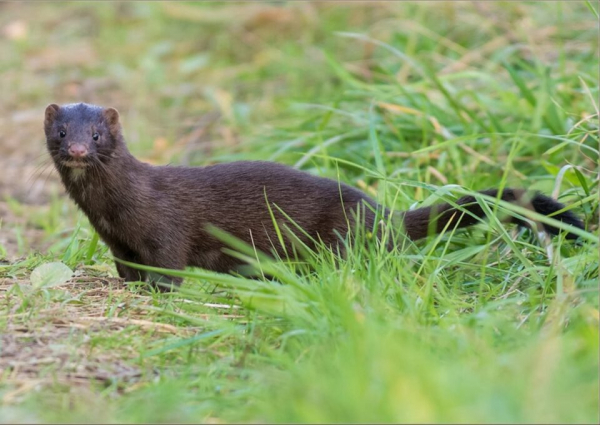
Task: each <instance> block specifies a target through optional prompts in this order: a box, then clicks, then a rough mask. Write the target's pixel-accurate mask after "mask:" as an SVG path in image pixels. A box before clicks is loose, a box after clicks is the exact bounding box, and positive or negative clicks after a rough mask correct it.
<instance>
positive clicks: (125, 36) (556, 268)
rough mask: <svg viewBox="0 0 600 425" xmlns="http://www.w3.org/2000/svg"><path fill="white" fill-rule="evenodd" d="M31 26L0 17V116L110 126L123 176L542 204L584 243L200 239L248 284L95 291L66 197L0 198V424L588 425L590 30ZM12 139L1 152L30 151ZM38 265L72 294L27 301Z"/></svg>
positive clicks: (240, 22)
mask: <svg viewBox="0 0 600 425" xmlns="http://www.w3.org/2000/svg"><path fill="white" fill-rule="evenodd" d="M1 7H6V6H4V5H2V6H0V9H1ZM35 7H36V8H35V9H34V8H33V7H32V6H30V7H25V8H23V9H17V8H7V9H6V10H7V14H5V15H4V14H3V16H4V17H3V18H2V19H5V20H6V22H8V21H11V20H13V21H14V20H19V19H20V20H24V21H25V22H26V23H27V25H28V26H27V28H28V33H27V36H26V37H25V38H23V39H15V40H11V39H9V38H6V39H0V54H2V57H3V59H2V60H0V68H1V69H2V70H3V72H4V73H3V76H2V78H0V88H2V89H3V92H4V93H7V98H6V99H5V100H4V101H0V110H3V111H8V110H9V108H13V109H14V108H15V106H14V105H19V106H17V107H20V108H22V109H39V110H40V111H43V107H44V106H45V105H46V104H47V103H50V102H51V101H52V102H59V103H60V102H71V101H80V100H83V101H89V102H94V103H98V104H103V105H108V104H110V105H111V106H116V107H117V108H119V110H120V112H121V115H122V117H123V124H124V130H125V134H126V137H127V140H128V143H129V146H130V148H131V150H132V151H133V152H134V153H135V154H136V155H137V156H139V157H141V158H143V159H145V160H148V161H151V162H154V163H167V162H174V163H185V164H191V165H205V164H208V163H211V162H221V161H232V160H237V159H261V160H272V161H278V162H282V163H286V164H289V165H292V166H295V167H297V168H300V169H302V170H305V171H307V172H311V173H313V174H317V175H321V176H326V177H330V178H336V179H340V180H342V181H344V182H346V183H348V184H351V185H353V186H356V187H358V188H360V189H361V190H364V191H365V192H366V193H368V194H370V195H371V196H373V197H375V198H377V199H378V200H379V201H380V202H381V203H382V204H384V205H386V206H388V207H390V208H392V209H394V210H396V211H399V210H405V209H408V208H413V207H419V206H424V205H429V204H431V203H434V202H440V201H441V200H446V201H450V202H452V201H453V200H455V199H456V197H457V196H460V194H462V193H465V190H466V191H476V190H482V189H487V188H491V187H524V188H529V189H532V190H542V191H543V192H545V193H546V194H548V195H551V194H552V195H553V196H555V197H556V198H558V199H559V200H560V201H561V202H564V203H565V204H568V205H573V206H574V210H575V211H576V212H577V214H579V215H580V216H581V217H582V218H584V220H585V223H586V230H585V231H581V232H580V239H579V242H578V243H572V242H568V241H565V240H564V238H561V237H557V238H554V239H553V241H552V248H553V249H552V255H550V254H549V251H548V249H546V248H545V247H544V246H543V245H541V244H540V243H539V241H538V240H537V239H536V238H535V235H534V232H530V231H522V232H517V230H516V229H514V228H513V227H510V226H509V227H508V228H507V227H505V226H504V225H502V224H501V223H500V222H499V220H498V219H496V218H494V217H496V213H498V212H505V213H509V214H521V215H524V216H525V217H527V218H529V219H540V217H535V215H534V214H531V213H530V212H527V211H523V210H519V208H518V207H514V206H510V205H505V204H500V205H494V204H487V203H486V202H487V201H491V200H490V199H483V198H482V197H480V198H481V199H479V201H480V202H482V203H484V205H486V207H485V209H486V211H487V212H488V213H489V215H490V219H489V220H488V221H487V222H486V223H482V224H481V225H479V226H477V228H475V229H470V230H467V231H454V229H447V231H446V234H444V235H442V236H440V237H433V238H430V239H428V240H425V241H421V242H418V243H409V242H406V241H403V239H402V237H401V236H399V235H396V236H395V237H397V238H398V241H397V242H398V248H397V249H395V250H393V251H392V252H388V251H387V250H385V249H383V247H382V246H381V245H379V244H377V243H376V242H375V241H373V240H371V241H370V243H368V244H364V243H362V242H363V240H364V238H369V234H367V233H361V234H359V235H358V236H357V238H358V240H357V241H355V242H357V243H354V244H351V245H350V246H349V250H348V253H347V255H346V256H345V257H344V258H340V257H338V256H337V255H336V253H333V252H331V251H327V250H318V251H317V252H313V253H310V252H303V250H302V249H301V247H298V252H299V253H302V255H299V258H296V259H293V260H286V259H282V260H281V261H272V260H270V259H269V258H267V257H264V256H261V255H259V254H257V253H256V252H254V250H253V249H252V247H248V246H242V245H240V244H239V243H238V242H236V241H235V240H231V239H227V237H226V235H222V234H221V235H220V237H225V238H226V239H227V241H228V243H229V245H230V247H231V252H232V253H234V252H235V253H236V254H234V255H237V256H241V258H244V259H245V260H247V262H248V264H249V267H251V268H253V270H254V271H255V275H256V278H255V279H249V278H246V277H243V276H231V275H220V274H217V273H213V272H208V271H203V270H194V269H189V270H185V271H181V272H178V273H177V274H178V275H180V276H183V277H185V283H184V285H183V287H182V288H181V290H180V291H177V292H174V293H170V294H163V293H159V292H157V291H153V290H150V289H148V288H147V287H146V286H143V285H140V284H134V283H131V284H128V287H127V288H124V287H123V286H122V285H120V284H119V283H118V282H117V281H116V280H115V279H112V278H113V277H114V276H116V274H115V270H114V266H113V262H112V258H111V256H110V253H109V252H108V251H107V248H106V246H105V245H104V244H103V243H102V242H101V241H98V240H97V237H96V236H95V233H94V231H93V229H91V227H90V226H89V223H88V222H87V220H86V219H85V217H84V216H83V215H82V214H81V213H78V212H76V209H75V207H74V206H73V205H72V202H71V201H70V200H68V199H67V198H59V197H54V198H52V197H50V201H48V202H47V203H46V205H44V206H43V207H40V208H39V209H37V207H34V206H31V205H26V204H24V203H21V202H19V201H18V200H16V199H13V198H10V199H9V200H7V201H6V204H7V211H9V212H10V216H9V219H4V217H3V218H2V221H1V222H0V226H2V227H1V228H0V230H2V231H3V232H4V230H6V229H8V230H9V231H10V232H11V233H10V234H11V238H13V236H12V235H14V239H15V240H16V241H17V242H16V243H18V247H17V248H15V250H16V253H17V254H18V257H17V258H16V259H14V260H13V261H11V262H6V263H0V277H1V278H2V279H4V280H3V281H2V290H3V292H2V294H3V297H4V298H3V299H4V301H3V306H2V309H0V326H1V327H2V328H1V329H2V332H1V333H2V334H3V335H2V337H3V339H2V340H0V343H1V344H4V345H0V354H2V353H4V357H5V359H11V358H12V357H11V356H13V355H14V356H15V359H17V355H16V354H15V352H17V353H20V355H21V357H19V358H18V359H19V360H18V361H19V362H21V363H19V364H18V367H17V366H15V364H16V363H15V364H12V365H10V364H9V363H2V365H3V370H2V372H1V374H0V400H2V404H1V405H0V421H2V422H35V421H54V422H60V421H84V422H236V421H247V422H427V423H428V422H445V423H448V422H468V423H472V422H496V423H497V422H519V423H521V422H538V423H539V422H542V423H544V422H546V423H547V422H589V423H594V422H597V421H598V398H597V395H598V391H599V386H598V348H599V341H598V244H597V240H598V174H597V166H598V157H599V154H598V148H599V146H598V116H597V104H596V99H597V96H598V80H597V68H598V57H597V55H596V52H597V23H596V21H595V20H596V17H595V16H594V14H593V13H592V11H591V10H590V9H589V8H588V7H587V6H586V4H585V3H577V4H576V3H568V2H558V3H540V2H538V3H527V4H525V3H524V4H520V3H481V2H480V3H478V4H477V5H473V4H468V3H451V2H447V3H431V4H427V3H417V2H413V3H390V2H387V3H378V4H371V5H368V4H355V3H348V4H345V5H340V4H334V3H325V4H312V3H289V4H286V5H284V6H280V5H266V4H259V3H249V4H247V3H244V4H241V3H240V4H230V3H228V4H224V5H217V4H191V3H172V2H169V3H166V2H163V3H123V4H119V5H117V6H115V5H114V4H76V3H75V4H72V3H69V4H61V5H56V4H40V5H36V6H35ZM6 16H8V17H6ZM4 23H5V22H4V21H1V22H0V27H1V26H2V25H4ZM78 46H79V47H78ZM82 46H83V47H82ZM57 47H59V49H57ZM77 48H79V49H80V50H75V51H76V52H79V56H77V57H74V56H73V55H70V54H67V53H65V52H68V51H69V49H77ZM53 49H54V50H53ZM86 49H87V50H86ZM46 51H48V52H50V53H46V54H45V55H44V52H46ZM86 55H87V56H86ZM40 70H42V71H43V72H44V73H46V74H43V75H51V77H52V78H49V77H44V76H41V75H42V74H41V73H42V71H40ZM48 81H50V82H51V84H52V92H51V93H50V92H49V91H48V89H47V88H46V86H45V85H44V84H48ZM15 87H17V88H18V89H16V90H15V89H14V88H15ZM8 125H9V126H10V125H12V124H10V123H9V124H8ZM39 127H40V126H39ZM6 128H12V127H6ZM31 131H32V130H31V129H29V128H28V127H27V128H22V129H21V131H19V132H17V131H15V132H11V133H10V134H9V133H6V132H4V133H3V132H2V130H1V129H0V140H2V138H6V140H12V139H10V138H11V137H16V138H19V137H22V138H23V139H22V140H23V143H25V137H32V138H33V139H34V140H38V139H39V140H40V144H41V138H42V135H41V127H40V128H39V129H37V130H35V132H33V133H31ZM28 132H29V133H28ZM13 133H14V134H15V135H14V136H13V135H12V134H13ZM38 133H40V134H38ZM29 135H31V136H29ZM24 146H25V144H24ZM11 220H12V221H11ZM541 220H545V219H544V218H541ZM548 220H552V218H549V219H548ZM32 228H34V229H38V230H39V231H40V232H41V233H42V234H43V238H42V239H43V241H44V243H45V244H46V246H47V248H48V249H47V250H45V252H43V253H36V252H33V251H31V249H30V248H29V246H30V244H32V242H31V241H30V240H29V239H28V233H27V231H28V229H32ZM282 231H283V230H282ZM11 240H12V239H11ZM2 253H3V248H2V249H0V254H2ZM56 261H60V262H62V263H64V264H65V265H66V266H68V267H70V268H71V269H72V270H75V271H76V273H77V274H76V275H75V277H74V279H73V280H72V282H71V283H68V284H65V285H59V286H56V287H41V288H32V287H31V285H29V280H28V279H29V275H30V273H31V271H32V270H34V269H35V268H36V267H38V266H39V265H41V264H45V263H50V262H56ZM36 341H37V342H36ZM40 341H41V342H40ZM15 347H17V348H18V350H16V351H15ZM36 350H38V351H36ZM40 359H42V361H41V362H39V360H40ZM48 359H50V360H48ZM8 361H9V360H7V362H8ZM15 361H17V360H15ZM44 362H46V363H44ZM77 365H80V366H81V367H80V369H77ZM9 366H10V367H9ZM27 367H31V372H30V373H29V372H28V373H25V372H23V370H29V369H26V368H27ZM19 368H20V369H19ZM15 370H16V371H15ZM19 370H20V371H21V372H19Z"/></svg>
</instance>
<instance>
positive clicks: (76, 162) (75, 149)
mask: <svg viewBox="0 0 600 425" xmlns="http://www.w3.org/2000/svg"><path fill="white" fill-rule="evenodd" d="M44 131H45V132H46V144H47V148H48V152H50V155H51V156H52V159H53V160H54V162H55V163H56V164H57V166H58V167H59V168H62V167H68V168H85V167H87V166H91V165H94V164H97V163H98V162H102V163H107V162H109V161H110V160H111V159H112V158H113V157H114V153H115V150H116V149H117V148H118V147H119V146H120V145H122V144H123V138H122V136H121V124H120V123H119V113H118V112H117V110H116V109H113V108H101V107H99V106H94V105H88V104H85V103H76V104H70V105H63V106H58V105H55V104H51V105H48V107H47V108H46V115H45V119H44Z"/></svg>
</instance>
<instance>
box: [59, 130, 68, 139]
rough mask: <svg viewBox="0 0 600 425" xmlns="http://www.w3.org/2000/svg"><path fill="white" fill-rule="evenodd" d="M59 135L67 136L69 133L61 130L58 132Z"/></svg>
mask: <svg viewBox="0 0 600 425" xmlns="http://www.w3.org/2000/svg"><path fill="white" fill-rule="evenodd" d="M58 135H59V136H60V137H65V136H66V135H67V133H66V132H65V130H60V132H59V133H58Z"/></svg>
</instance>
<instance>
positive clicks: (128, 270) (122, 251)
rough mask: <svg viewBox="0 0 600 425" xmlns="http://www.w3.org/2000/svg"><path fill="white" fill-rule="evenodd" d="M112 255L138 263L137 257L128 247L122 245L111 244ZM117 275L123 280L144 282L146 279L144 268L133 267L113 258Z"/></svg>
mask: <svg viewBox="0 0 600 425" xmlns="http://www.w3.org/2000/svg"><path fill="white" fill-rule="evenodd" d="M110 248H111V251H112V253H113V256H114V257H116V258H118V259H120V260H124V261H129V262H130V263H138V264H139V263H140V259H139V257H138V256H137V255H136V254H135V253H134V252H133V251H132V250H130V249H128V248H125V247H123V246H118V245H113V246H111V247H110ZM115 265H116V266H117V272H118V273H119V277H121V278H123V279H125V282H138V281H139V282H144V281H145V280H146V272H145V271H144V270H139V269H134V268H132V267H129V266H126V265H125V264H121V263H119V262H118V261H116V260H115Z"/></svg>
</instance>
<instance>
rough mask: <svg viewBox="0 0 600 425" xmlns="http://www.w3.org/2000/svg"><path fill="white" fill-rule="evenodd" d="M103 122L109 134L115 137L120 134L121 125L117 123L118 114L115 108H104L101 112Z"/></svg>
mask: <svg viewBox="0 0 600 425" xmlns="http://www.w3.org/2000/svg"><path fill="white" fill-rule="evenodd" d="M102 117H103V118H104V122H106V125H108V129H109V131H110V134H112V135H113V136H117V135H118V134H119V133H120V132H121V123H119V112H117V110H116V109H115V108H106V109H105V110H103V111H102Z"/></svg>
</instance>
